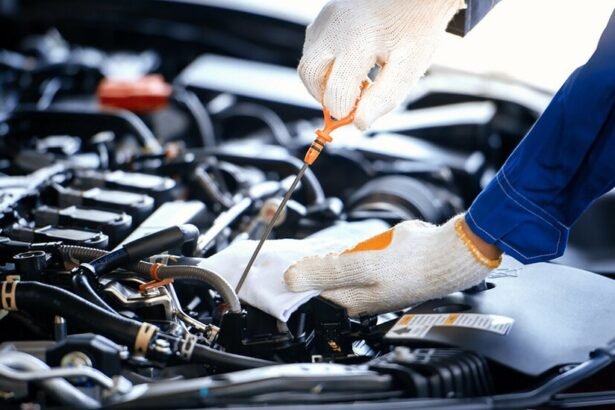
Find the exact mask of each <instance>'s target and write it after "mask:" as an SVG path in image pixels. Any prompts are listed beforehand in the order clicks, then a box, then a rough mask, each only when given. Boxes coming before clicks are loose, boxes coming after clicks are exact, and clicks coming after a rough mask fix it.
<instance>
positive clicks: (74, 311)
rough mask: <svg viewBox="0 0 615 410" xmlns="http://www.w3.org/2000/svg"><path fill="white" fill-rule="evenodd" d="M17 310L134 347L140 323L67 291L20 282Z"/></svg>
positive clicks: (16, 289)
mask: <svg viewBox="0 0 615 410" xmlns="http://www.w3.org/2000/svg"><path fill="white" fill-rule="evenodd" d="M15 302H16V305H17V309H18V310H20V311H27V312H29V313H30V312H32V311H36V312H40V311H44V312H49V313H51V314H54V315H58V316H62V317H63V318H65V319H66V320H67V321H68V322H69V323H70V322H72V323H76V324H77V325H79V327H81V328H83V329H93V330H95V331H96V332H97V333H100V334H101V335H103V336H105V337H108V338H109V339H111V340H113V341H115V342H116V343H119V344H123V345H126V346H128V347H130V348H132V347H133V345H134V342H135V338H136V337H137V333H138V332H139V328H140V327H141V323H140V322H138V321H136V320H133V319H128V318H125V317H123V316H120V315H118V314H114V313H111V312H109V311H108V310H105V309H103V308H101V307H99V306H96V305H95V304H93V303H91V302H89V301H87V300H85V299H83V298H81V297H79V296H77V295H74V294H72V293H70V292H68V291H66V290H64V289H61V288H58V287H55V286H51V285H46V284H43V283H39V282H21V281H19V282H17V283H16V285H15Z"/></svg>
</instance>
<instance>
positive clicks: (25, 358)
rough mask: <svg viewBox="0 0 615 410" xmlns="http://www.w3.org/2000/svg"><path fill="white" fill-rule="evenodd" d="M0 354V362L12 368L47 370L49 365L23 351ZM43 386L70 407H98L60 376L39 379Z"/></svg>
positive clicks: (97, 404) (92, 400)
mask: <svg viewBox="0 0 615 410" xmlns="http://www.w3.org/2000/svg"><path fill="white" fill-rule="evenodd" d="M1 353H2V354H0V364H2V365H4V366H9V367H12V368H14V369H24V370H27V371H41V370H43V371H44V370H48V369H49V366H47V364H45V363H44V362H43V361H41V360H39V359H37V358H36V357H34V356H32V355H29V354H27V353H23V352H16V351H6V350H5V351H3V352H1ZM41 385H42V386H43V388H44V389H45V390H46V391H47V392H48V393H49V394H51V395H52V396H53V397H54V398H56V399H57V400H58V401H60V402H61V403H64V404H66V405H69V406H71V407H77V408H85V409H97V408H99V407H100V403H99V402H98V400H95V399H93V398H91V397H89V396H87V395H85V394H84V393H82V392H81V391H80V390H79V389H77V388H76V387H74V386H73V385H72V384H70V383H69V382H67V381H66V380H64V379H62V378H54V379H48V380H43V381H41Z"/></svg>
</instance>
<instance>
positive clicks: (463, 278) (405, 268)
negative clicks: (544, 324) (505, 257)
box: [284, 216, 500, 316]
mask: <svg viewBox="0 0 615 410" xmlns="http://www.w3.org/2000/svg"><path fill="white" fill-rule="evenodd" d="M462 217H463V216H458V217H455V218H453V219H451V220H450V221H448V222H447V223H446V224H444V225H442V226H435V225H432V224H429V223H426V222H421V221H407V222H402V223H400V224H398V225H396V226H395V227H393V228H391V229H390V230H388V231H386V232H384V233H382V234H380V235H376V236H374V237H372V238H370V239H368V240H366V241H363V242H360V243H359V244H357V245H355V247H354V248H352V249H350V250H347V251H344V252H342V253H341V254H339V253H335V254H329V255H327V256H308V257H306V258H303V259H301V260H300V261H299V262H296V263H295V264H293V265H291V266H290V267H289V268H288V270H287V271H286V273H285V274H284V280H285V282H286V286H288V288H289V289H290V290H292V291H295V292H300V291H305V290H310V289H316V290H321V291H322V293H321V296H323V297H324V298H327V299H329V300H331V301H333V302H335V303H337V304H338V305H341V306H344V307H345V308H347V310H348V314H349V315H350V316H357V315H359V314H361V313H370V314H375V313H382V312H390V311H395V310H399V309H402V308H405V307H408V306H410V305H413V304H416V303H419V302H423V301H425V300H429V299H434V298H440V297H443V296H446V295H448V294H449V293H451V292H455V291H458V290H463V289H466V288H469V287H471V286H474V285H476V284H478V283H479V282H480V281H481V280H483V279H484V278H485V277H487V275H488V274H489V272H490V271H491V270H492V269H494V268H495V267H497V266H498V265H499V263H500V261H499V260H488V259H487V258H485V257H484V256H482V255H481V254H480V252H478V250H477V249H476V248H475V247H474V246H473V245H472V244H471V243H470V242H469V239H468V238H467V236H465V234H464V233H463V231H462V230H460V226H458V222H457V221H458V220H459V219H460V218H462ZM456 224H457V225H456Z"/></svg>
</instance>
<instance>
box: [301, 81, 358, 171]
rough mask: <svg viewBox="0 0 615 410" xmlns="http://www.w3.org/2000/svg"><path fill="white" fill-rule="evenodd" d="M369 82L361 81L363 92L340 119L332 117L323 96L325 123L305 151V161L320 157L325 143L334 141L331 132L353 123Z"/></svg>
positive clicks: (308, 162) (310, 163)
mask: <svg viewBox="0 0 615 410" xmlns="http://www.w3.org/2000/svg"><path fill="white" fill-rule="evenodd" d="M327 74H328V73H327ZM327 77H328V75H327ZM368 84H369V82H368V81H363V83H361V92H360V94H359V96H358V97H357V99H356V100H355V102H354V106H353V107H352V110H350V112H349V113H348V115H347V116H345V117H343V118H340V119H339V120H336V119H334V118H333V117H331V113H330V112H329V110H328V109H327V107H325V104H324V101H325V99H324V97H323V99H322V101H323V105H322V114H323V116H324V119H325V123H324V126H323V127H322V129H320V130H316V139H314V142H312V145H311V146H310V148H308V151H307V152H306V153H305V157H304V158H303V162H305V163H306V164H308V165H312V164H313V163H314V161H316V158H318V156H319V155H320V153H321V152H322V150H323V149H324V148H325V144H327V143H328V142H332V141H333V138H331V135H330V134H331V132H333V130H336V129H338V128H339V127H343V126H344V125H348V124H351V123H352V122H353V121H354V114H355V112H356V111H357V107H358V106H359V101H360V100H361V96H362V95H363V91H365V88H366V87H367V85H368Z"/></svg>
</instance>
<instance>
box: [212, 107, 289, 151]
mask: <svg viewBox="0 0 615 410" xmlns="http://www.w3.org/2000/svg"><path fill="white" fill-rule="evenodd" d="M218 117H219V118H220V119H227V118H231V117H249V118H256V119H257V120H260V121H262V122H263V123H264V124H265V125H267V127H269V129H270V130H271V135H273V138H274V139H275V141H276V142H277V143H278V145H281V146H283V147H286V148H289V147H291V146H292V143H293V139H292V137H291V135H290V132H289V131H288V127H287V126H286V124H285V123H284V121H283V120H282V119H281V118H280V116H279V115H278V114H277V113H276V112H275V111H273V110H272V109H269V108H267V107H265V106H262V105H258V104H254V103H240V104H234V105H232V106H230V107H229V108H227V109H226V110H224V111H222V112H221V113H220V114H218Z"/></svg>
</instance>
